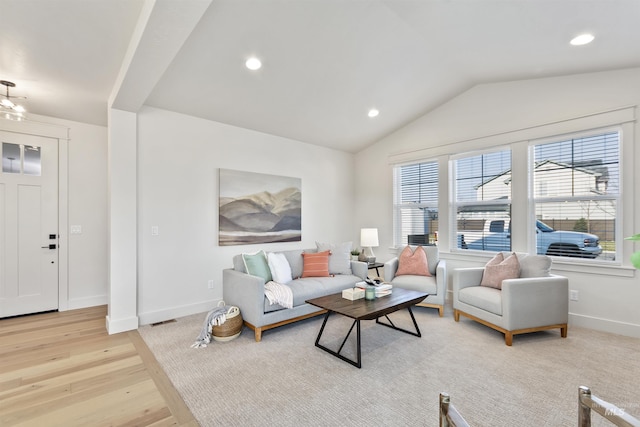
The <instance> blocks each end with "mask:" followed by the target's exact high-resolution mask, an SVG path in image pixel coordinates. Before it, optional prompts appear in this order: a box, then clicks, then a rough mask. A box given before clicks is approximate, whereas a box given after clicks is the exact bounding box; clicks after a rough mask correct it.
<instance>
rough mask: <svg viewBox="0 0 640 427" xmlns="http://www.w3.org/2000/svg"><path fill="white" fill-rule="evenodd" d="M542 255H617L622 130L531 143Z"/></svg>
mask: <svg viewBox="0 0 640 427" xmlns="http://www.w3.org/2000/svg"><path fill="white" fill-rule="evenodd" d="M533 153H534V156H533V157H534V164H533V168H532V169H533V193H534V203H535V215H536V220H537V227H536V246H537V252H538V253H540V254H548V255H554V256H563V257H572V258H575V257H578V258H587V259H598V260H615V258H616V238H615V230H616V227H617V216H618V212H619V207H618V204H619V198H620V159H619V156H620V132H617V131H615V132H606V133H598V134H594V135H589V136H585V137H580V138H569V139H567V138H563V139H562V140H558V141H554V142H548V143H539V144H535V145H533Z"/></svg>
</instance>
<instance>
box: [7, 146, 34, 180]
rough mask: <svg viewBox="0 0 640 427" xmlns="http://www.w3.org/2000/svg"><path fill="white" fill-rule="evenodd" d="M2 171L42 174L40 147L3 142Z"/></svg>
mask: <svg viewBox="0 0 640 427" xmlns="http://www.w3.org/2000/svg"><path fill="white" fill-rule="evenodd" d="M2 172H3V173H15V174H20V173H22V174H24V175H37V176H40V173H41V172H42V162H41V159H40V147H35V146H30V145H19V144H12V143H10V142H3V143H2Z"/></svg>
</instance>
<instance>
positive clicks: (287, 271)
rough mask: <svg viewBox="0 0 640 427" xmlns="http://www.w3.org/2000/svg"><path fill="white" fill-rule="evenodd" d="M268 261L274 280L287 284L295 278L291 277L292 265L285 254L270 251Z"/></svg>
mask: <svg viewBox="0 0 640 427" xmlns="http://www.w3.org/2000/svg"><path fill="white" fill-rule="evenodd" d="M267 262H268V264H269V270H271V276H272V277H273V281H274V282H276V283H281V284H283V285H285V284H287V283H289V282H290V281H292V280H293V278H292V277H291V266H290V265H289V261H287V258H286V257H285V256H284V254H277V253H274V252H269V254H267Z"/></svg>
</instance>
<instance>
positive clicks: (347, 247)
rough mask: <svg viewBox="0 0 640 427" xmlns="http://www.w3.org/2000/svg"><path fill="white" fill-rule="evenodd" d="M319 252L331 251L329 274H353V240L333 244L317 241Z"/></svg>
mask: <svg viewBox="0 0 640 427" xmlns="http://www.w3.org/2000/svg"><path fill="white" fill-rule="evenodd" d="M316 247H317V248H318V252H324V251H331V255H329V274H351V242H345V243H338V244H335V245H334V244H331V243H320V242H316Z"/></svg>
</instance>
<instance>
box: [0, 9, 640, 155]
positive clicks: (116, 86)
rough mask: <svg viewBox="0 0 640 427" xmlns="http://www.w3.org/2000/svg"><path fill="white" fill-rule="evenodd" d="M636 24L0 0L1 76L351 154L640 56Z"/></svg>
mask: <svg viewBox="0 0 640 427" xmlns="http://www.w3.org/2000/svg"><path fill="white" fill-rule="evenodd" d="M639 23H640V1H638V0H615V1H614V0H368V1H364V0H351V1H350V0H156V1H143V0H91V1H87V0H0V29H1V30H0V79H2V80H11V81H13V82H15V83H16V85H17V86H16V87H15V88H14V89H12V90H11V94H12V95H21V96H26V97H27V98H28V99H27V101H26V107H27V109H28V111H29V112H30V113H32V114H41V115H46V116H52V117H59V118H64V119H69V120H75V121H81V122H85V123H92V124H98V125H106V124H107V106H108V105H109V103H113V105H114V107H116V108H121V109H125V110H130V111H137V109H139V108H140V106H142V105H149V106H153V107H158V108H163V109H167V110H171V111H175V112H178V113H184V114H188V115H192V116H197V117H201V118H205V119H209V120H214V121H218V122H222V123H227V124H231V125H235V126H240V127H243V128H248V129H253V130H256V131H260V132H265V133H269V134H273V135H278V136H282V137H287V138H292V139H295V140H298V141H303V142H308V143H312V144H317V145H322V146H327V147H331V148H336V149H340V150H345V151H349V152H356V151H358V150H361V149H362V148H364V147H366V146H367V145H369V144H371V143H373V142H375V141H376V140H378V139H380V138H381V137H383V136H385V135H387V134H389V133H391V132H393V131H394V130H396V129H398V128H399V127H402V126H403V125H405V124H407V123H409V122H410V121H412V120H414V119H416V118H417V117H419V116H421V115H423V114H425V113H426V112H428V111H430V110H432V109H434V108H436V107H438V106H439V105H441V104H443V103H445V102H447V101H448V100H450V99H451V98H452V97H455V96H457V95H458V94H460V93H462V92H464V91H465V90H467V89H469V88H471V87H473V86H474V85H477V84H481V83H489V82H498V81H511V80H519V79H531V78H540V77H548V76H559V75H568V74H576V73H587V72H594V71H604V70H610V69H620V68H629V67H640V25H639ZM587 32H588V33H591V34H593V35H594V36H595V40H594V41H593V42H592V43H590V44H588V45H585V46H572V45H570V44H569V41H570V40H571V39H572V38H573V37H574V36H576V35H579V34H581V33H587ZM251 56H256V57H258V58H260V60H261V61H262V64H263V65H262V68H261V69H259V70H257V71H251V70H248V69H247V68H246V67H245V65H244V64H245V61H246V59H248V58H249V57H251ZM2 89H4V87H2ZM523 102H526V100H523ZM550 102H553V100H550ZM372 108H375V109H377V110H379V115H378V116H377V117H374V118H370V117H368V115H367V113H368V111H369V110H370V109H372Z"/></svg>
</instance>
